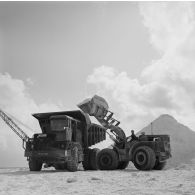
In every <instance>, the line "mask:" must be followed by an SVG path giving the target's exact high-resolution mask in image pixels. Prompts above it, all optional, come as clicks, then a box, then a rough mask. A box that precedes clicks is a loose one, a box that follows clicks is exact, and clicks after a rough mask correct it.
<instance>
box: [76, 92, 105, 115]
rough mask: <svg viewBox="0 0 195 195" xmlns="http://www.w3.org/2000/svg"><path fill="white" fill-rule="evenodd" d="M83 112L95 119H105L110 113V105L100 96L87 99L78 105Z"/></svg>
mask: <svg viewBox="0 0 195 195" xmlns="http://www.w3.org/2000/svg"><path fill="white" fill-rule="evenodd" d="M77 106H78V107H79V108H80V109H81V110H82V111H83V112H85V113H87V114H89V115H90V116H95V117H102V118H103V117H104V116H106V114H107V111H108V103H107V102H106V100H105V99H104V98H102V97H100V96H98V95H94V96H93V97H92V98H88V99H85V100H84V101H83V102H81V103H80V104H78V105H77Z"/></svg>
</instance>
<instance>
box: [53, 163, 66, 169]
mask: <svg viewBox="0 0 195 195" xmlns="http://www.w3.org/2000/svg"><path fill="white" fill-rule="evenodd" d="M54 167H55V169H56V170H65V169H66V166H65V164H56V165H54Z"/></svg>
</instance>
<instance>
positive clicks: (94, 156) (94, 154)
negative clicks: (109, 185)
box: [89, 148, 100, 170]
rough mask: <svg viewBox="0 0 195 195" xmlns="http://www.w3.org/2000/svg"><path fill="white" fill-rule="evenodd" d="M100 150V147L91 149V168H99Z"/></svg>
mask: <svg viewBox="0 0 195 195" xmlns="http://www.w3.org/2000/svg"><path fill="white" fill-rule="evenodd" d="M99 152H100V149H98V148H93V149H92V150H91V151H90V158H89V161H90V168H91V170H98V163H97V155H98V153H99Z"/></svg>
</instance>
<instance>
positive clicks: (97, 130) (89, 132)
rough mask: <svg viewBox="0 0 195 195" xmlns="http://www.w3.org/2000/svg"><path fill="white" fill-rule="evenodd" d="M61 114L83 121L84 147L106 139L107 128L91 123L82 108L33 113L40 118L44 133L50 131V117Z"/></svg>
mask: <svg viewBox="0 0 195 195" xmlns="http://www.w3.org/2000/svg"><path fill="white" fill-rule="evenodd" d="M59 115H60V116H62V115H66V116H69V117H72V118H74V119H76V120H78V121H79V122H81V128H82V134H83V146H84V147H90V146H92V145H94V144H96V143H99V142H101V141H104V140H105V139H106V130H105V128H104V127H102V126H100V125H97V124H93V123H91V120H90V118H89V116H88V115H87V114H85V113H83V112H82V111H80V110H74V111H63V112H48V113H37V114H33V116H34V117H35V118H36V119H38V120H39V124H40V127H41V129H42V132H43V133H48V132H50V121H49V119H50V117H51V116H59Z"/></svg>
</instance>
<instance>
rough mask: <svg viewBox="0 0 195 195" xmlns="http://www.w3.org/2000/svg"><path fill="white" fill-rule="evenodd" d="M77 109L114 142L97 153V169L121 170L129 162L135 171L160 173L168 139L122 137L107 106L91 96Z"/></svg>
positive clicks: (166, 151) (103, 101)
mask: <svg viewBox="0 0 195 195" xmlns="http://www.w3.org/2000/svg"><path fill="white" fill-rule="evenodd" d="M77 106H78V107H79V108H80V109H81V110H82V111H83V112H85V113H87V114H89V115H90V116H93V117H95V118H96V119H97V120H98V121H99V123H100V124H101V125H102V126H103V127H104V128H105V129H106V132H107V133H108V134H109V136H110V138H111V139H112V140H113V141H114V145H113V148H112V149H111V148H105V149H103V150H101V151H100V152H99V153H98V155H97V164H98V167H99V169H101V170H114V169H125V168H126V167H127V166H128V164H129V161H132V162H133V164H134V165H135V167H136V168H137V169H139V170H152V169H155V170H161V169H163V168H164V166H165V165H166V161H167V159H169V158H170V157H171V148H170V137H169V135H140V136H139V137H136V136H135V135H134V136H133V135H131V136H129V137H126V134H125V132H124V130H123V129H121V128H120V127H119V124H120V122H119V121H118V120H116V119H115V118H113V115H114V113H113V112H111V111H109V110H108V108H109V107H108V103H107V102H106V100H105V99H104V98H102V97H100V96H97V95H95V96H93V97H92V98H88V99H86V100H84V101H83V102H81V103H80V104H78V105H77ZM109 132H110V133H109ZM135 137H136V139H135Z"/></svg>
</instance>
